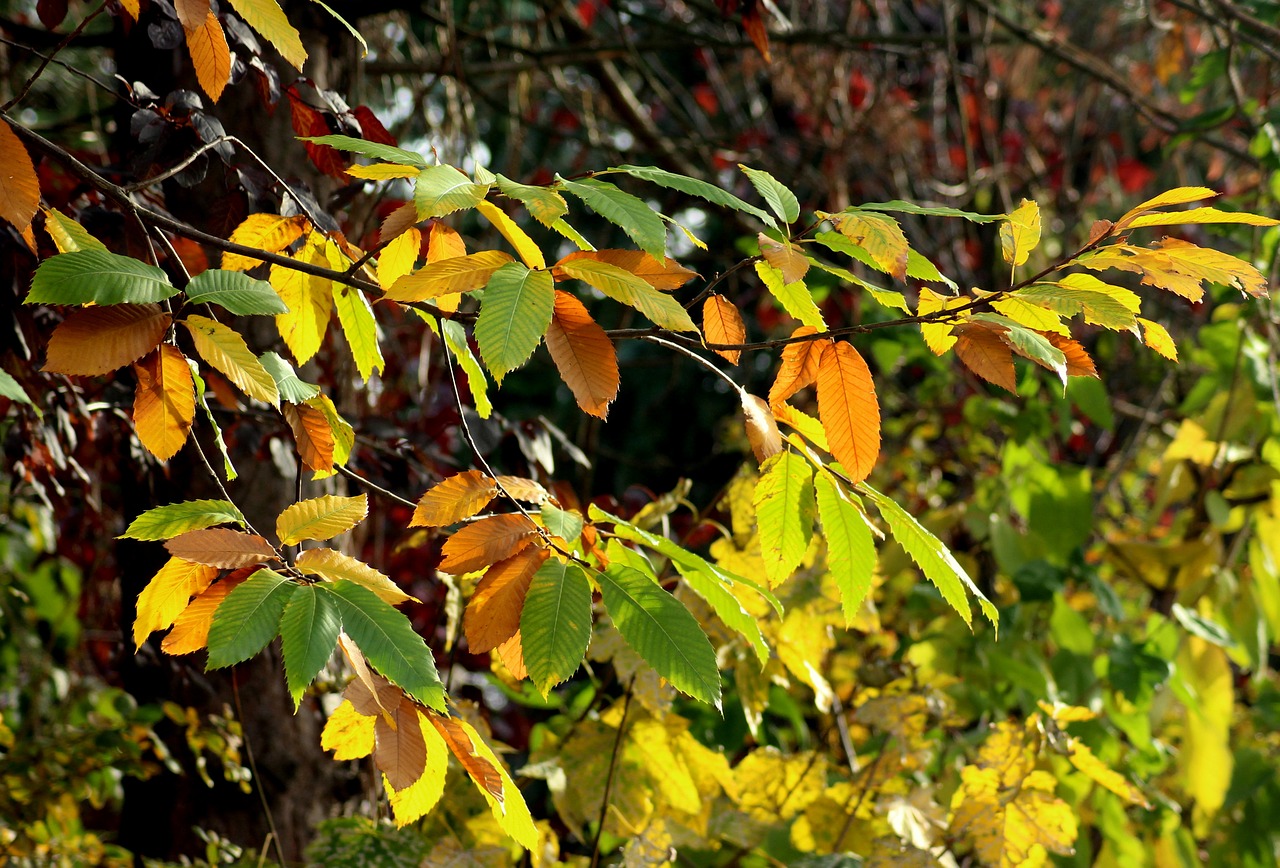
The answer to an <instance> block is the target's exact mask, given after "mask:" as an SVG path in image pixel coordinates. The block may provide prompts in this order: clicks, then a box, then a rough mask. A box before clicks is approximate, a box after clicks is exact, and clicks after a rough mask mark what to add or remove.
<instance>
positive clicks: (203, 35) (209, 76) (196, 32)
mask: <svg viewBox="0 0 1280 868" xmlns="http://www.w3.org/2000/svg"><path fill="white" fill-rule="evenodd" d="M183 29H184V30H185V31H186V34H187V51H188V53H189V54H190V55H191V66H192V67H193V68H194V69H195V71H196V80H197V81H199V82H200V87H201V89H202V90H203V91H204V92H205V93H207V94H208V95H209V99H211V100H213V101H214V102H217V101H218V99H219V98H220V97H221V96H222V90H223V88H225V87H226V86H227V81H228V79H230V78H231V51H230V49H229V48H228V47H227V35H226V34H225V33H223V32H222V25H221V24H220V23H218V16H217V15H215V14H214V13H213V10H208V11H207V12H206V13H205V16H204V20H203V21H201V22H200V24H199V25H198V26H196V27H194V28H192V27H184V28H183Z"/></svg>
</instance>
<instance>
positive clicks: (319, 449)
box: [280, 404, 333, 471]
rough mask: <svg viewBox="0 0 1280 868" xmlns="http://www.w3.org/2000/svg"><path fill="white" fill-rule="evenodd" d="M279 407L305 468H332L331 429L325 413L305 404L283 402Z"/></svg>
mask: <svg viewBox="0 0 1280 868" xmlns="http://www.w3.org/2000/svg"><path fill="white" fill-rule="evenodd" d="M280 409H281V411H282V412H283V413H284V418H285V421H286V422H288V423H289V427H290V428H292V429H293V439H294V440H296V441H298V455H300V456H302V463H303V464H305V465H306V466H307V469H308V470H322V471H323V470H331V469H333V429H332V428H330V427H329V420H328V419H326V418H325V415H324V414H323V413H321V412H320V411H319V410H317V409H316V408H315V407H308V406H307V405H306V404H283V405H281V408H280Z"/></svg>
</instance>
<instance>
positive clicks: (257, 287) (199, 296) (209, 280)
mask: <svg viewBox="0 0 1280 868" xmlns="http://www.w3.org/2000/svg"><path fill="white" fill-rule="evenodd" d="M185 292H186V294H187V304H216V305H219V306H220V307H222V308H225V309H226V310H227V311H228V312H230V313H234V314H240V315H244V316H250V315H254V314H270V315H275V314H281V313H288V312H289V308H288V307H286V306H285V303H284V302H283V301H281V300H280V296H279V295H277V294H276V291H275V290H274V289H272V288H271V284H269V283H267V282H266V281H265V280H256V279H254V278H252V277H250V276H249V275H247V274H241V273H240V272H238V271H226V270H222V269H216V268H211V269H208V270H207V271H202V272H200V273H199V274H197V275H196V276H195V277H193V278H191V282H190V283H188V284H187V288H186V290H185Z"/></svg>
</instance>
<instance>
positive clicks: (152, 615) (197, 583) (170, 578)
mask: <svg viewBox="0 0 1280 868" xmlns="http://www.w3.org/2000/svg"><path fill="white" fill-rule="evenodd" d="M217 577H218V568H217V567H207V566H205V565H204V564H193V563H190V562H188V561H184V560H182V559H181V558H170V559H169V561H168V563H166V564H165V565H164V566H163V567H161V568H160V572H158V573H156V574H155V576H153V577H152V579H151V581H150V582H148V583H147V586H146V587H145V588H143V589H142V593H141V594H139V595H138V616H137V618H135V619H134V621H133V644H134V647H135V648H141V647H142V643H143V642H145V641H147V637H148V636H150V635H151V634H152V633H154V632H155V631H156V630H163V629H165V628H166V627H168V626H169V625H170V624H172V623H173V621H174V619H175V618H177V617H178V616H179V615H180V614H182V610H183V609H185V608H187V601H189V600H190V599H191V598H192V597H193V596H195V595H196V594H199V593H200V592H202V591H203V590H204V589H205V588H207V587H209V585H210V584H211V583H212V582H213V580H214V579H216V578H217Z"/></svg>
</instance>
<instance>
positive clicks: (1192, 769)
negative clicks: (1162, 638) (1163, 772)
mask: <svg viewBox="0 0 1280 868" xmlns="http://www.w3.org/2000/svg"><path fill="white" fill-rule="evenodd" d="M1177 672H1178V673H1179V676H1180V677H1181V678H1182V679H1183V681H1184V682H1185V684H1186V687H1187V688H1189V689H1190V692H1191V694H1192V695H1193V696H1194V697H1195V700H1196V705H1195V706H1194V707H1191V708H1188V709H1187V710H1186V714H1185V717H1184V722H1185V723H1184V725H1185V729H1184V730H1183V736H1182V750H1181V751H1180V752H1179V753H1178V771H1179V776H1180V778H1181V781H1182V789H1183V791H1184V792H1185V793H1186V794H1187V796H1188V797H1189V798H1190V800H1191V801H1192V802H1193V803H1194V804H1195V807H1194V809H1193V810H1192V814H1191V817H1192V830H1193V833H1194V834H1195V835H1196V837H1198V838H1200V837H1204V836H1205V835H1206V834H1208V832H1209V829H1210V827H1211V824H1212V822H1213V818H1214V816H1215V815H1216V814H1217V813H1218V810H1219V809H1220V808H1221V807H1222V803H1223V801H1225V799H1226V795H1227V788H1228V787H1229V786H1230V784H1231V771H1232V768H1233V766H1234V765H1235V761H1234V757H1233V754H1232V748H1231V742H1232V738H1231V719H1232V714H1233V712H1234V710H1235V691H1234V689H1233V687H1232V680H1231V664H1230V662H1229V661H1228V659H1227V655H1226V652H1224V651H1223V650H1222V649H1221V648H1219V647H1218V646H1216V645H1213V644H1211V643H1210V642H1207V641H1206V640H1204V639H1201V638H1200V637H1199V636H1187V637H1186V639H1185V640H1184V644H1183V646H1182V650H1181V651H1180V652H1179V653H1178V659H1177Z"/></svg>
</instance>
